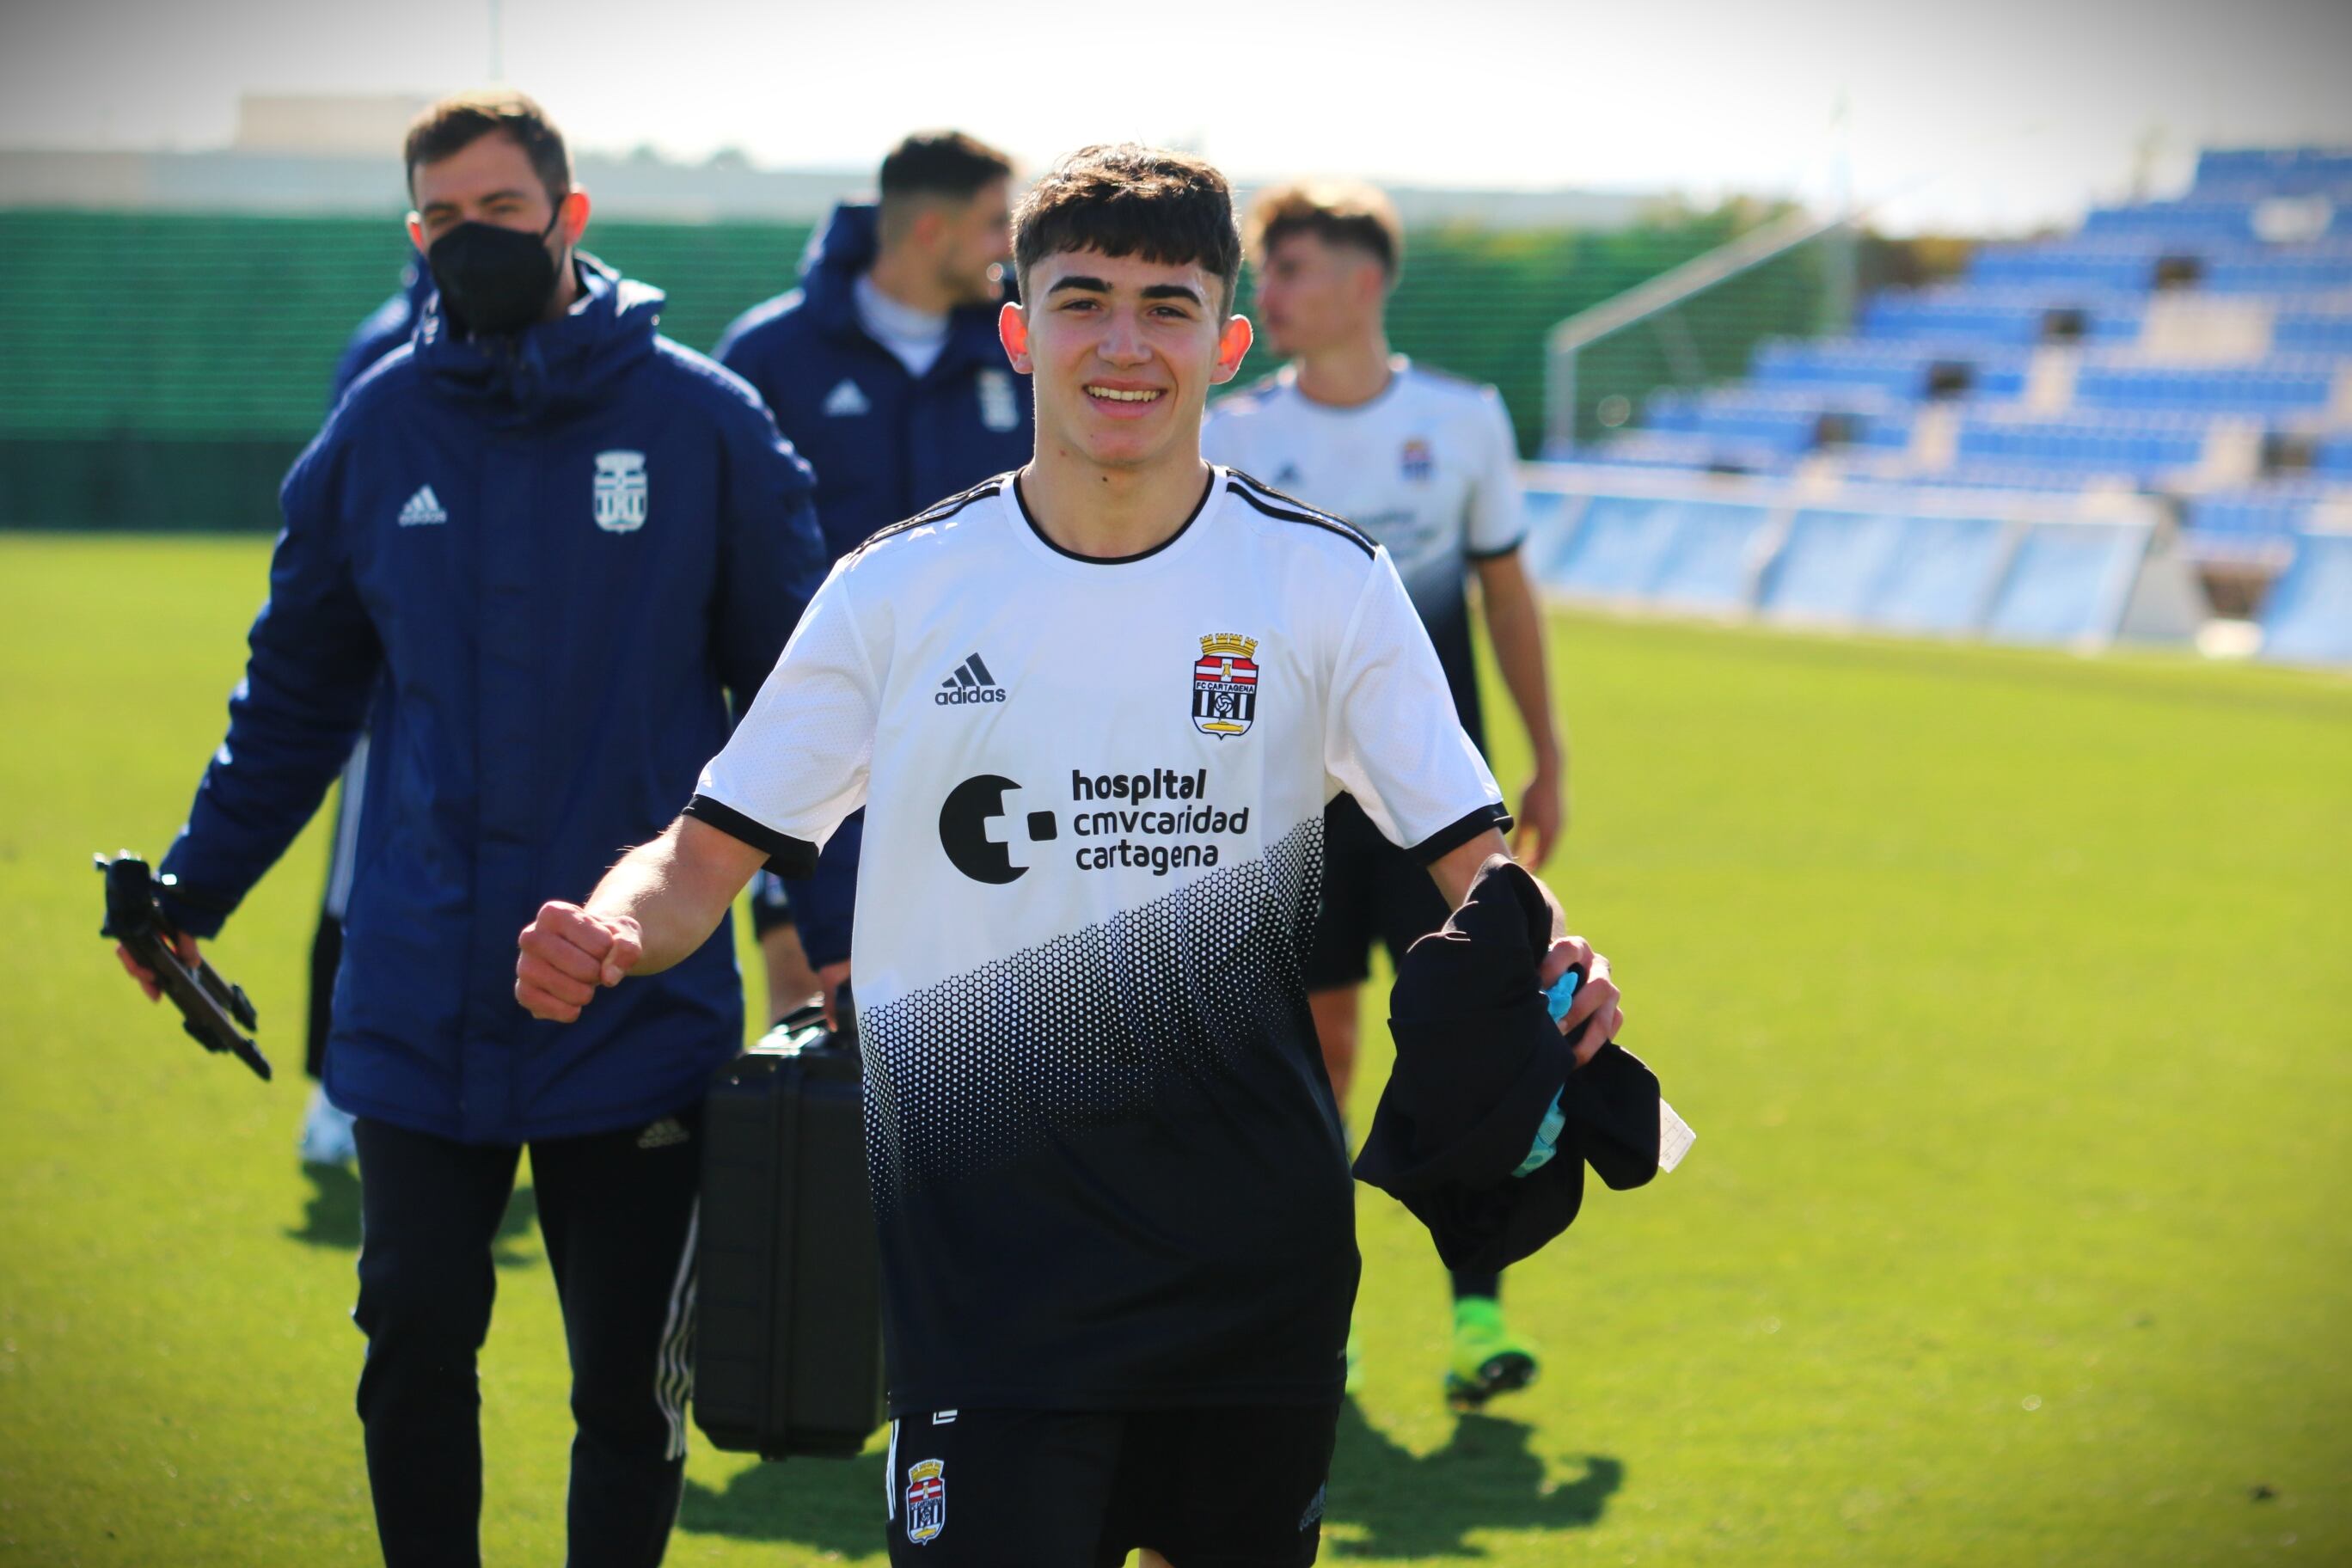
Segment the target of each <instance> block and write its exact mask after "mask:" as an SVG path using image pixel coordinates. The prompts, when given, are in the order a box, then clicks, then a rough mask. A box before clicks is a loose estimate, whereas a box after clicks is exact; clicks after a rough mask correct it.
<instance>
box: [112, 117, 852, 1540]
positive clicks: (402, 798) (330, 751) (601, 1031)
mask: <svg viewBox="0 0 2352 1568" xmlns="http://www.w3.org/2000/svg"><path fill="white" fill-rule="evenodd" d="M407 168H408V177H409V186H410V191H411V194H412V195H413V196H414V197H415V204H416V210H415V212H414V213H413V214H411V215H410V217H409V234H410V237H411V238H412V239H413V240H414V241H415V245H416V247H417V248H418V249H419V250H420V251H421V252H422V253H423V254H424V257H425V261H426V263H427V265H428V266H429V268H430V271H431V275H432V277H433V279H434V280H435V282H436V297H435V298H434V299H432V300H428V301H427V302H426V303H425V307H424V309H423V310H422V312H421V314H420V317H419V320H418V322H417V326H416V331H415V336H414V337H413V339H412V340H411V342H409V344H408V345H407V346H405V347H403V348H401V349H398V350H396V351H394V353H391V354H389V355H387V356H386V357H385V358H384V359H383V361H381V362H380V363H378V364H377V365H375V366H374V367H373V369H371V370H370V371H368V372H367V373H366V374H364V375H362V376H361V377H360V378H359V380H358V381H356V382H355V383H354V384H352V388H351V389H350V391H349V393H348V394H347V395H345V396H344V397H343V399H342V400H341V403H340V404H339V405H337V407H336V409H335V411H334V413H333V414H332V415H331V416H329V418H328V421H327V424H326V426H325V427H324V428H323V429H322V430H321V431H320V435H319V437H318V438H317V440H315V441H314V442H312V444H311V446H310V449H309V450H308V451H306V452H305V453H304V454H303V456H302V458H300V460H299V461H298V462H297V463H296V465H295V467H294V469H293V471H292V472H291V473H290V474H289V476H288V478H287V480H286V484H285V488H284V491H283V494H282V498H281V499H282V502H283V506H284V510H285V521H286V528H285V531H284V532H283V533H282V534H281V535H280V536H279V539H278V547H277V552H276V555H275V557H274V559H273V561H272V563H271V566H270V594H269V602H268V605H267V607H266V608H265V609H264V610H263V612H262V615H261V616H260V618H259V619H258V620H257V621H256V622H255V624H254V626H253V630H252V633H251V639H250V640H251V657H250V658H249V660H248V662H247V668H246V679H245V681H244V683H243V684H242V685H241V686H240V687H239V689H238V690H237V692H236V695H235V696H234V697H233V698H232V699H231V701H230V707H229V731H228V737H227V740H226V743H225V744H224V745H223V746H222V747H221V748H220V750H219V752H217V754H216V755H215V759H214V761H213V763H212V765H211V766H210V767H209V768H208V769H207V770H206V771H205V776H204V780H203V783H202V784H201V786H200V787H199V788H198V790H197V792H196V798H195V803H194V806H193V807H192V809H191V810H190V812H189V815H188V819H187V826H186V827H185V828H184V830H183V831H182V834H181V837H180V838H179V839H178V841H177V842H176V843H175V844H174V845H173V847H172V851H171V853H170V854H169V855H168V856H167V857H166V858H165V859H164V861H163V869H165V870H168V871H171V872H173V873H174V874H175V875H176V877H177V878H178V882H177V885H176V886H175V887H174V888H173V889H172V893H171V898H172V900H173V901H172V906H171V913H172V914H173V918H174V921H175V922H176V923H177V924H178V925H179V927H180V929H181V930H182V931H184V932H185V933H187V935H186V937H185V938H184V942H185V943H186V946H187V948H188V949H189V950H191V951H193V949H194V941H195V939H196V938H210V937H212V936H213V935H214V934H215V932H217V931H219V929H220V927H221V924H222V922H223V921H224V920H225V919H226V917H227V915H228V914H229V912H230V911H231V910H234V909H235V908H236V904H237V902H238V901H239V900H241V899H242V898H243V897H244V895H245V893H246V892H247V890H248V889H250V888H251V887H252V886H253V884H254V883H255V882H256V881H257V880H258V879H259V878H260V877H261V875H262V874H263V872H264V871H265V870H267V869H268V866H269V865H270V864H271V862H273V861H274V860H275V859H276V858H278V855H279V854H281V853H282V852H283V851H284V850H285V848H286V847H287V846H288V845H289V843H290V842H291V841H292V839H293V837H294V836H295V834H296V832H297V831H298V830H299V828H300V826H302V823H303V822H304V820H305V819H306V818H307V817H309V816H310V814H311V813H312V812H314V811H315V810H316V809H317V808H318V805H319V803H320V797H321V795H323V794H324V793H325V791H326V788H327V786H328V784H329V783H330V782H331V780H332V779H333V777H334V776H335V773H336V771H337V770H338V769H339V768H340V767H341V765H342V763H343V761H344V759H345V757H346V756H348V755H349V754H350V752H351V750H352V742H353V740H354V738H355V737H356V736H357V734H358V733H359V730H360V727H361V723H362V719H366V720H368V721H370V723H371V725H372V730H371V741H370V745H369V750H368V758H367V763H366V772H367V781H366V802H367V805H366V809H365V811H364V813H363V814H362V817H361V821H360V823H359V829H358V835H357V843H356V849H355V854H354V858H353V864H354V867H355V874H354V876H353V879H352V886H351V896H350V902H349V905H348V907H347V909H346V910H345V916H344V949H343V955H342V962H341V966H340V970H339V972H338V974H337V977H336V983H335V990H334V1005H333V1023H332V1032H331V1037H330V1047H329V1050H328V1053H327V1060H326V1089H327V1093H328V1095H329V1097H330V1098H331V1100H333V1101H334V1102H335V1103H336V1104H338V1105H340V1106H341V1107H342V1108H343V1109H344V1110H348V1111H350V1112H352V1114H353V1115H354V1116H356V1118H357V1121H356V1124H355V1127H354V1131H355V1134H356V1141H357V1143H358V1148H359V1161H360V1173H361V1188H362V1218H363V1239H362V1247H361V1253H360V1269H359V1271H360V1299H359V1307H358V1310H357V1311H356V1312H355V1314H354V1316H355V1318H356V1319H357V1321H358V1323H359V1326H360V1328H361V1329H362V1331H363V1332H365V1334H366V1335H367V1338H368V1344H367V1356H366V1363H365V1368H364V1371H363V1372H362V1374H361V1377H360V1388H359V1412H360V1417H361V1420H362V1424H363V1426H364V1428H365V1434H366V1445H367V1458H368V1476H369V1481H370V1484H371V1487H372V1489H373V1493H374V1500H375V1510H376V1524H377V1531H378V1534H379V1536H380V1538H381V1540H382V1542H383V1552H384V1556H385V1559H386V1560H387V1562H389V1563H394V1564H409V1563H419V1564H424V1563H429V1564H434V1565H436V1568H441V1565H446V1564H466V1563H478V1561H479V1550H478V1544H477V1534H478V1516H479V1513H480V1508H481V1453H480V1436H479V1429H478V1407H479V1398H478V1392H477V1384H476V1375H475V1355H476V1352H477V1351H478V1349H479V1347H480V1345H481V1343H482V1341H483V1337H484V1335H485V1333H486V1332H487V1331H488V1324H489V1316H490V1300H491V1296H492V1293H493V1289H494V1273H493V1269H492V1266H491V1259H490V1246H491V1241H492V1238H493V1237H494V1236H495V1235H496V1233H497V1231H498V1228H499V1222H500V1219H501V1217H502V1215H503V1214H504V1211H505V1209H506V1206H507V1201H508V1198H509V1194H511V1192H512V1190H513V1186H514V1181H515V1174H516V1170H517V1165H518V1162H519V1159H520V1153H521V1151H522V1147H523V1145H525V1144H528V1145H529V1146H530V1151H531V1171H532V1182H533V1185H534V1188H535V1190H536V1194H537V1198H538V1207H539V1217H540V1224H541V1230H542V1232H543V1234H544V1236H545V1239H546V1244H547V1257H548V1262H549V1265H550V1268H551V1271H552V1272H553V1274H554V1277H555V1286H556V1290H557V1294H558V1297H559V1299H560V1300H561V1301H562V1308H563V1317H564V1331H565V1339H566V1342H567V1343H568V1345H569V1348H570V1350H571V1354H572V1414H573V1416H574V1419H575V1421H576V1423H577V1427H578V1431H577V1436H576V1437H575V1439H574V1442H573V1444H572V1484H571V1493H570V1504H569V1521H568V1522H569V1528H570V1535H571V1548H570V1553H569V1561H570V1562H571V1563H574V1564H591V1563H594V1564H607V1563H609V1564H615V1565H631V1568H634V1565H639V1564H649V1563H656V1562H658V1561H659V1560H660V1558H661V1555H662V1552H663V1548H664V1546H665V1544H666V1542H667V1539H668V1533H669V1529H670V1526H671V1523H672V1521H674V1520H675V1518H676V1516H677V1503H678V1497H679V1489H680V1484H681V1481H682V1479H683V1469H684V1462H685V1453H686V1415H685V1401H686V1396H687V1392H688V1387H687V1384H688V1366H689V1364H690V1358H689V1339H688V1336H689V1332H690V1325H691V1322H692V1317H693V1306H694V1278H693V1272H692V1258H693V1250H694V1242H693V1235H694V1228H695V1216H696V1190H697V1175H698V1163H699V1156H700V1150H699V1148H698V1144H697V1139H698V1131H699V1127H700V1102H701V1099H702V1094H703V1089H704V1085H705V1084H706V1083H707V1082H708V1080H709V1076H710V1074H711V1072H712V1070H713V1069H714V1068H716V1067H717V1066H718V1065H719V1063H721V1062H723V1061H725V1060H726V1059H727V1058H729V1057H730V1056H731V1055H732V1054H733V1053H734V1051H735V1050H736V1049H737V1048H738V1046H739V1043H740V1040H741V1037H742V1022H743V1020H742V988H741V984H740V979H739V977H738V975H737V973H736V971H735V962H734V953H733V951H732V944H731V942H730V938H729V937H728V935H727V933H726V932H725V931H720V932H719V933H718V934H716V935H715V936H714V937H713V938H712V939H711V941H710V942H708V943H706V944H704V945H703V947H701V948H700V949H698V951H697V952H695V953H694V955H693V956H692V957H690V958H689V959H688V960H687V961H686V962H685V963H681V964H679V965H678V966H677V967H676V968H674V969H672V970H669V971H667V973H664V974H663V975H661V976H659V977H657V978H652V979H648V980H646V981H643V982H632V984H631V985H630V986H629V988H628V989H627V991H626V992H625V993H624V994H622V995H620V996H619V997H617V998H615V1000H616V1001H617V1002H618V1003H619V1004H620V1005H619V1006H617V1007H615V1008H614V1009H612V1010H611V1012H610V1013H609V1014H604V1010H602V1009H600V1010H599V1011H600V1014H603V1015H604V1016H598V1017H594V1018H591V1019H589V1020H588V1021H585V1022H583V1023H579V1024H572V1025H555V1024H550V1023H544V1022H540V1021H536V1020H533V1019H532V1018H531V1017H530V1016H529V1015H527V1014H525V1013H524V1012H523V1010H522V1009H521V1008H520V1007H519V1006H518V1005H516V1004H515V1000H514V996H513V989H512V988H513V984H514V981H513V979H512V976H511V974H510V972H509V966H510V965H511V963H512V962H513V961H512V959H511V957H510V956H509V955H510V953H511V952H512V950H513V944H514V942H515V933H516V931H518V930H520V928H521V927H522V925H523V924H524V923H525V922H526V921H529V920H530V918H531V915H532V912H533V911H534V910H536V908H537V907H538V904H539V901H540V900H541V898H543V897H544V896H545V889H546V888H547V887H548V886H550V885H553V886H558V887H562V888H572V889H578V890H579V894H580V895H581V896H584V895H585V894H586V892H587V891H588V890H589V889H591V888H592V887H593V885H594V884H595V882H596V880H597V878H598V877H599V875H600V874H601V873H602V872H603V871H604V868H606V867H607V865H609V864H610V862H611V860H612V859H613V858H614V854H615V853H616V852H617V851H618V849H619V848H620V847H623V846H625V845H629V844H634V843H637V842H641V841H643V840H645V839H647V838H650V837H654V836H655V835H656V834H657V833H658V832H659V831H660V829H661V827H662V826H663V825H664V824H665V823H666V822H667V821H668V820H669V819H670V818H671V817H672V816H675V815H676V813H677V810H678V808H679V807H680V805H682V804H683V803H684V802H685V801H686V800H687V799H688V796H689V795H692V794H693V791H694V784H695V779H696V776H697V773H698V771H699V769H700V767H701V765H702V763H703V761H704V760H705V759H706V758H707V757H708V756H709V754H710V753H711V752H714V751H715V750H717V748H718V746H719V744H720V743H721V742H723V741H724V740H725V738H726V736H727V733H728V731H729V727H730V721H729V710H728V700H729V698H730V695H731V696H732V698H733V700H734V701H735V704H736V705H737V707H739V708H740V707H741V706H743V705H744V704H747V703H748V702H749V700H750V699H751V693H752V692H753V691H754V690H755V689H757V688H758V686H759V684H760V682H761V680H762V679H764V678H765V677H766V675H767V672H768V670H769V668H771V666H772V665H773V663H774V662H775V659H776V657H777V655H778V653H779V652H780V650H781V649H782V646H783V644H784V641H785V638H786V637H788V636H789V634H790V633H791V630H792V627H793V623H794V622H795V621H796V620H797V619H798V617H799V615H800V612H801V609H802V607H803V605H805V603H806V602H807V599H808V597H809V595H811V594H812V593H813V592H814V589H815V587H816V584H817V581H818V578H819V576H820V574H821V573H822V570H823V566H824V561H825V553H824V545H823V542H822V539H821V536H820V534H819V532H818V530H817V527H816V521H815V515H814V510H813V509H812V507H811V504H810V494H811V487H812V482H813V481H812V479H811V476H810V473H809V470H808V468H807V465H806V464H804V463H803V462H802V461H801V460H800V459H799V458H798V457H796V456H795V455H794V454H793V450H792V448H791V447H789V446H788V445H787V444H785V442H784V441H783V439H782V437H780V436H779V435H778V434H777V432H776V428H775V425H774V422H773V421H772V420H771V419H770V418H769V417H768V415H767V412H766V409H765V408H764V407H763V406H762V405H761V403H760V401H759V398H758V396H757V395H756V394H754V393H753V392H752V391H751V388H750V387H749V386H747V385H746V384H743V383H742V382H741V381H740V380H738V379H737V378H736V377H735V376H733V375H732V374H729V373H728V372H726V371H724V370H721V369H720V368H719V366H717V365H716V364H714V363H711V362H710V361H709V360H706V359H704V358H702V357H701V356H700V355H698V354H696V353H691V352H690V351H688V350H686V349H683V348H680V347H678V346H677V344H675V343H672V342H668V341H667V339H664V338H661V337H659V336H658V335H657V334H656V332H655V331H654V315H655V312H656V310H657V309H658V308H659V305H660V302H661V295H660V293H659V292H658V291H657V290H655V289H649V288H646V286H644V285H642V284H639V283H635V282H633V281H630V280H627V279H623V278H621V277H619V276H618V275H616V274H614V272H612V271H611V270H610V269H609V268H604V266H602V265H601V264H600V263H597V262H595V261H593V260H592V259H591V258H586V257H584V256H582V255H580V254H579V253H578V250H577V248H576V247H577V246H578V244H579V240H580V237H581V233H582V230H583V228H584V227H585V226H586V224H587V221H588V198H587V196H586V195H585V194H584V193H583V192H581V191H579V190H578V189H576V188H574V187H573V186H572V183H571V176H570V166H569V163H568V160H567V158H566V156H565V153H564V149H563V143H562V138H561V137H560V136H559V135H558V134H557V132H555V130H554V128H553V127H552V126H551V125H550V124H549V123H548V122H547V120H546V118H545V116H544V115H543V114H542V113H541V111H540V110H539V109H538V107H537V106H536V105H534V104H533V103H531V102H530V100H528V99H525V98H522V97H521V96H520V95H518V94H511V93H505V94H496V95H483V96H478V97H467V98H460V99H455V100H447V101H445V102H443V103H441V104H438V105H436V106H435V107H434V108H433V109H431V110H427V111H426V112H425V115H424V116H423V117H422V118H420V119H419V120H418V121H417V122H416V124H415V126H414V127H413V128H412V130H411V131H410V133H409V137H408V143H407ZM379 692H381V696H376V694H377V693H379ZM372 697H375V699H376V700H375V701H374V703H373V708H372V709H371V706H370V702H371V698H372ZM133 973H134V974H135V975H137V974H139V972H138V971H137V969H136V968H135V966H133ZM140 978H141V979H142V983H145V984H150V985H152V976H149V975H140Z"/></svg>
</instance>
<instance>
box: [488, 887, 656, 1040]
mask: <svg viewBox="0 0 2352 1568" xmlns="http://www.w3.org/2000/svg"><path fill="white" fill-rule="evenodd" d="M516 945H517V946H519V947H520V949H521V950H522V952H521V954H520V956H519V957H518V958H516V960H515V1000H516V1001H518V1002H520V1003H521V1004H522V1005H523V1007H524V1008H525V1010H527V1011H528V1012H529V1013H530V1016H532V1017H534V1018H546V1019H549V1020H551V1022H554V1023H558V1024H569V1023H571V1022H572V1020H573V1019H575V1018H577V1017H579V1016H580V1010H581V1009H582V1008H583V1007H585V1006H586V1005H588V1004H589V1003H590V1002H592V1001H593V1000H595V997H596V988H597V987H598V986H600V985H618V984H620V983H621V980H622V978H623V977H624V976H625V975H626V974H627V973H629V971H630V970H631V969H633V968H635V966H636V963H637V960H638V959H640V958H642V957H643V956H645V947H644V944H643V943H642V942H641V941H640V940H639V933H638V931H637V922H636V921H633V920H630V919H629V918H628V917H627V916H625V915H623V916H608V915H593V914H590V913H589V912H588V911H587V910H583V909H582V908H581V907H580V906H579V905H578V904H567V903H563V902H562V901H561V900H549V901H548V902H546V903H543V904H541V905H540V906H539V918H538V919H537V920H534V921H531V922H530V924H529V925H527V926H525V927H523V928H522V935H521V937H520V939H518V941H517V943H516Z"/></svg>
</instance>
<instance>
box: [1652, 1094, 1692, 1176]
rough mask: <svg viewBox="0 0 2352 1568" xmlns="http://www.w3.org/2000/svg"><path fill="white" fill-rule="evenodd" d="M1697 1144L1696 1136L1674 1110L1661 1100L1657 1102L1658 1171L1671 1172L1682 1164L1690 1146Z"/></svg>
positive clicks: (1688, 1124) (1687, 1123)
mask: <svg viewBox="0 0 2352 1568" xmlns="http://www.w3.org/2000/svg"><path fill="white" fill-rule="evenodd" d="M1695 1142H1698V1134H1697V1133H1696V1132H1694V1131H1691V1126H1690V1123H1689V1122H1687V1121H1684V1120H1683V1119H1682V1118H1681V1117H1679V1116H1676V1115H1675V1108H1674V1107H1673V1106H1671V1105H1668V1104H1667V1103H1666V1102H1665V1101H1664V1100H1663V1099H1662V1100H1659V1101H1658V1169H1659V1170H1661V1171H1671V1170H1673V1169H1674V1168H1675V1166H1676V1165H1679V1164H1681V1163H1683V1156H1684V1155H1685V1154H1687V1153H1689V1152H1690V1146H1691V1145H1692V1144H1693V1143H1695Z"/></svg>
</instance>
